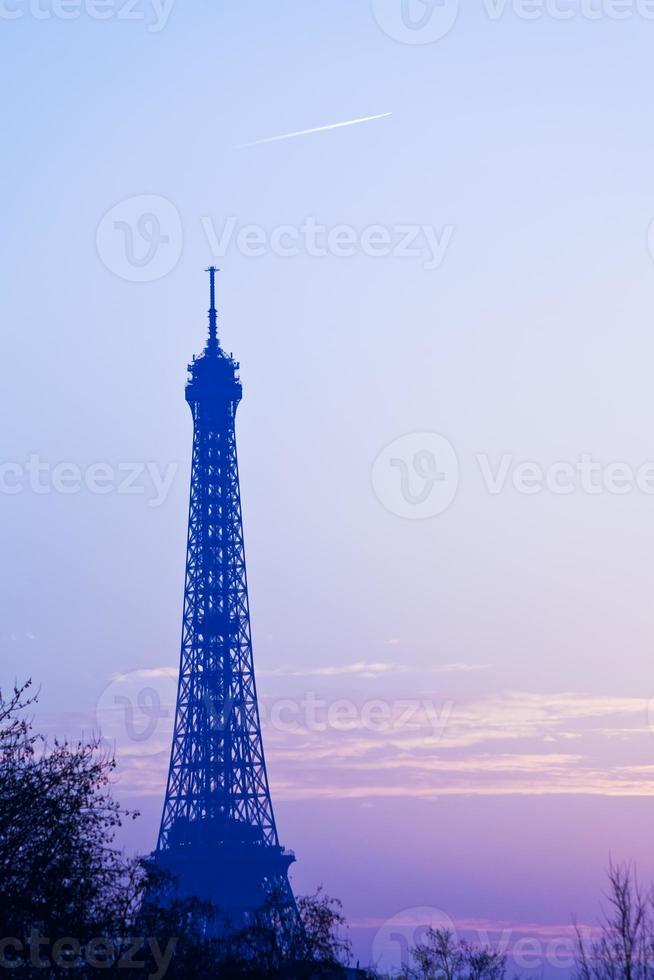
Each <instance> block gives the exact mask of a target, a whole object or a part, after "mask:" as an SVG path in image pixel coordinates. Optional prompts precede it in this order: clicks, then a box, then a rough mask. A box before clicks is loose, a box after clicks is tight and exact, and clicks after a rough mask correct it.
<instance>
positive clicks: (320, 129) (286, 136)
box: [236, 112, 393, 150]
mask: <svg viewBox="0 0 654 980" xmlns="http://www.w3.org/2000/svg"><path fill="white" fill-rule="evenodd" d="M392 115H393V113H392V112H381V113H379V114H378V115H376V116H363V117H362V118H360V119H347V120H346V121H345V122H337V123H330V124H329V125H328V126H314V127H313V128H312V129H300V130H298V131H297V132H295V133H282V134H281V135H280V136H266V137H265V138H264V139H260V140H253V141H252V142H251V143H241V144H240V145H239V146H237V147H236V149H237V150H245V149H247V148H248V147H250V146H262V145H263V144H264V143H279V142H280V141H281V140H292V139H296V138H297V137H298V136H310V135H311V134H312V133H326V132H328V131H329V130H330V129H343V128H344V127H346V126H359V125H360V124H361V123H367V122H373V121H374V120H375V119H386V118H388V116H392Z"/></svg>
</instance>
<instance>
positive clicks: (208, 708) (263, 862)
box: [155, 267, 297, 928]
mask: <svg viewBox="0 0 654 980" xmlns="http://www.w3.org/2000/svg"><path fill="white" fill-rule="evenodd" d="M207 271H208V272H209V277H210V294H211V304H210V309H209V337H208V341H207V344H206V347H205V349H204V351H203V352H202V354H201V355H200V356H198V357H194V358H193V362H192V363H191V364H190V365H189V372H190V378H189V380H188V383H187V386H186V400H187V402H188V404H189V406H190V409H191V413H192V415H193V462H192V473H191V499H190V509H189V524H188V546H187V558H186V584H185V591H184V614H183V623H182V650H181V661H180V669H179V685H178V690H177V709H176V716H175V729H174V734H173V743H172V751H171V755H170V769H169V773H168V784H167V789H166V798H165V802H164V808H163V816H162V820H161V828H160V831H159V840H158V844H157V850H156V854H155V859H156V861H157V863H158V864H159V865H160V866H161V867H163V868H165V869H167V870H169V871H170V872H172V873H173V875H174V876H175V878H176V879H177V883H178V884H177V887H178V890H179V891H180V892H181V893H182V894H185V895H197V896H199V897H200V898H202V899H203V900H210V901H212V902H213V903H215V904H216V905H217V906H218V907H219V909H220V911H221V913H222V914H223V915H224V916H226V917H227V918H228V919H229V920H230V921H231V923H232V924H233V926H234V927H235V928H239V927H241V926H244V925H247V924H248V923H249V922H252V921H253V917H254V916H256V915H257V914H258V913H259V914H260V910H261V909H262V908H263V907H264V906H266V904H267V903H268V904H269V903H270V898H271V896H274V897H275V902H276V908H277V909H278V910H282V911H283V910H286V915H285V919H286V921H287V922H289V921H290V922H291V923H292V922H293V921H295V920H296V917H297V911H296V906H295V900H294V898H293V893H292V891H291V887H290V884H289V881H288V869H289V866H290V865H291V863H292V862H293V861H294V860H295V857H294V855H293V854H292V852H289V851H287V850H285V849H284V848H283V847H281V846H280V843H279V838H278V836H277V828H276V826H275V817H274V815H273V808H272V802H271V799H270V789H269V786H268V776H267V773H266V763H265V759H264V753H263V743H262V738H261V724H260V718H259V709H258V705H257V689H256V684H255V677H254V665H253V658H252V640H251V637H250V613H249V605H248V586H247V576H246V570H245V553H244V546H243V525H242V518H241V497H240V489H239V476H238V460H237V453H236V435H235V417H236V409H237V407H238V404H239V402H240V400H241V397H242V388H241V383H240V380H239V377H238V370H239V365H238V363H236V361H234V359H233V357H232V355H231V354H229V355H228V354H226V353H225V351H223V349H222V347H221V346H220V343H219V340H218V330H217V313H216V288H215V287H216V272H217V271H218V270H217V269H215V268H213V267H212V268H210V269H208V270H207Z"/></svg>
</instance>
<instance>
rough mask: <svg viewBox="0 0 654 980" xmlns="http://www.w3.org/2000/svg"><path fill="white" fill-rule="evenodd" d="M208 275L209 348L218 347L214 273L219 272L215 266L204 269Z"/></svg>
mask: <svg viewBox="0 0 654 980" xmlns="http://www.w3.org/2000/svg"><path fill="white" fill-rule="evenodd" d="M206 272H208V273H209V292H210V297H211V302H210V306H209V347H211V348H215V347H218V313H217V312H216V273H217V272H220V269H217V268H216V266H215V265H211V266H209V268H208V269H206Z"/></svg>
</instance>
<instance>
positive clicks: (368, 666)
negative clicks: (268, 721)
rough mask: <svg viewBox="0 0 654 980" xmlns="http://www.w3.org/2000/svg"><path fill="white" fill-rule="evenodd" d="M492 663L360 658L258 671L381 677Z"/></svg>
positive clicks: (455, 670)
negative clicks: (428, 664) (426, 664)
mask: <svg viewBox="0 0 654 980" xmlns="http://www.w3.org/2000/svg"><path fill="white" fill-rule="evenodd" d="M489 667H490V664H436V666H434V667H421V666H418V665H412V664H403V663H389V662H383V661H380V662H369V661H367V660H360V661H358V662H357V663H353V664H326V665H322V666H318V667H309V666H307V667H289V666H283V667H276V668H275V669H274V670H261V671H258V673H259V674H260V676H261V677H346V676H350V677H356V676H358V677H367V678H371V677H381V676H383V675H385V674H414V673H417V674H468V673H473V672H475V671H478V670H488V669H489Z"/></svg>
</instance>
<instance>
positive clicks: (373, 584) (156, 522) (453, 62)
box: [0, 0, 654, 971]
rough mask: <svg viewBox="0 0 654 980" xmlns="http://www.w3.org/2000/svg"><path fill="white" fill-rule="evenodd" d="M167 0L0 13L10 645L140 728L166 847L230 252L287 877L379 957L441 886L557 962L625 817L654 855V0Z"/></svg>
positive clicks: (249, 528)
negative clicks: (202, 412) (129, 711)
mask: <svg viewBox="0 0 654 980" xmlns="http://www.w3.org/2000/svg"><path fill="white" fill-rule="evenodd" d="M121 2H122V0H121ZM139 2H140V5H137V9H136V11H135V13H136V14H137V16H136V17H134V18H131V19H126V18H125V17H124V16H121V12H120V11H121V9H122V7H121V3H119V2H116V3H114V4H113V5H112V6H111V9H110V11H109V14H110V16H108V17H107V18H106V19H105V20H99V19H97V18H96V17H95V16H94V15H93V13H92V9H93V8H92V5H91V4H90V2H85V3H81V4H80V7H79V10H78V16H73V17H71V18H68V19H64V18H62V17H61V16H60V15H59V14H57V13H56V11H55V10H54V8H52V9H51V8H50V7H49V6H48V0H43V5H44V8H45V9H46V13H47V10H50V12H51V16H45V15H44V16H42V17H37V16H36V15H35V14H34V13H33V11H31V10H30V8H29V7H28V6H25V5H24V6H23V7H20V6H19V7H18V8H17V7H16V3H14V5H13V7H14V8H15V9H18V10H19V13H18V16H17V17H14V18H12V19H11V20H7V19H6V17H5V16H4V14H0V17H1V18H2V19H3V23H2V25H0V26H1V30H0V49H1V54H2V57H1V58H0V66H1V67H0V71H2V72H3V73H4V74H5V75H6V78H5V87H6V90H7V91H8V92H10V93H11V98H10V99H8V104H7V107H6V114H5V115H6V118H5V122H4V130H5V137H6V139H5V141H4V142H5V145H6V150H5V159H4V163H5V166H6V170H7V174H6V178H5V187H6V188H8V189H9V192H8V193H7V195H6V201H5V205H4V212H3V218H4V224H5V234H4V236H3V270H4V272H5V274H6V284H5V286H4V287H3V292H2V298H1V299H0V303H1V304H2V310H1V313H2V322H3V324H4V332H3V356H2V358H0V391H1V392H2V395H1V397H2V401H3V405H4V417H5V420H6V422H5V427H4V439H3V444H2V451H1V454H0V457H1V458H0V467H1V469H0V491H1V492H0V512H1V514H2V518H3V519H2V521H1V522H0V527H1V532H0V533H1V538H0V542H1V546H2V553H3V568H4V570H5V574H4V576H3V588H2V590H1V592H0V595H1V600H0V601H1V603H2V607H1V617H0V658H1V663H2V671H1V678H0V679H1V680H2V683H3V685H4V684H6V683H11V682H12V681H13V679H14V677H18V678H20V677H23V676H26V675H31V676H33V677H34V679H35V681H36V682H38V683H40V684H41V686H42V695H41V702H40V707H39V714H38V721H39V723H40V724H42V725H43V726H44V727H45V728H46V729H47V730H48V731H50V732H54V731H58V732H66V733H68V734H70V735H72V736H76V735H77V734H78V733H79V731H80V729H82V728H84V729H85V730H87V731H88V730H89V729H90V728H92V727H94V728H97V727H99V726H100V727H101V728H102V730H103V732H104V733H105V735H106V736H107V738H108V739H109V741H111V743H112V744H113V742H114V741H115V744H116V749H117V753H118V758H119V762H120V780H119V783H118V786H117V792H118V793H119V794H120V796H121V797H122V798H123V799H124V800H125V802H126V803H129V804H130V805H138V806H139V807H140V808H141V810H142V813H143V816H142V818H141V820H140V821H139V822H137V823H136V824H135V825H134V826H133V827H131V828H130V835H131V836H130V837H129V839H128V840H127V843H128V845H129V846H131V847H138V848H140V849H150V848H151V847H152V846H153V845H154V842H155V839H156V832H157V826H158V821H159V816H160V809H161V803H162V798H163V790H164V778H165V769H166V763H167V746H168V742H169V737H170V726H171V724H172V716H171V698H172V697H173V696H174V673H175V670H176V668H177V662H178V656H179V636H180V621H181V600H182V588H183V566H184V549H185V534H186V519H187V497H188V476H189V460H190V448H191V419H190V415H189V412H188V408H187V406H186V405H185V403H184V395H183V389H184V382H185V369H186V364H187V363H188V360H189V358H190V357H191V356H192V354H193V353H195V352H197V351H198V350H199V349H200V348H201V346H202V343H203V339H204V331H205V316H206V314H205V311H206V307H207V295H206V277H205V275H204V273H203V271H202V270H203V269H204V268H205V267H206V266H207V265H209V264H211V263H215V264H217V265H220V266H222V268H223V273H222V276H221V278H220V283H219V297H220V308H221V316H222V321H221V333H222V336H223V338H224V342H225V345H226V347H227V349H228V350H233V351H234V352H235V355H236V356H237V357H238V358H239V359H240V361H241V363H242V378H243V384H244V401H243V404H242V406H241V408H240V409H239V415H238V440H239V453H240V466H241V479H242V495H243V507H244V521H245V537H246V550H247V560H248V573H249V582H250V591H251V605H252V618H253V637H254V654H255V662H256V665H257V674H258V683H259V689H260V694H261V697H262V705H263V708H264V715H265V723H264V729H265V731H264V735H265V744H266V751H267V757H268V763H269V770H270V779H271V786H272V791H273V800H274V804H275V809H276V813H277V818H278V823H279V830H280V835H281V837H282V840H283V841H284V843H285V844H287V846H289V847H291V848H293V849H295V850H296V852H297V857H298V861H297V865H296V866H295V868H294V882H295V885H296V887H297V889H298V890H299V891H300V892H307V891H311V890H313V889H314V888H315V887H316V886H317V885H318V884H319V883H323V884H324V886H325V888H326V890H327V891H328V892H329V893H331V894H334V895H338V896H340V897H341V898H342V899H343V901H344V903H345V909H346V913H347V915H348V917H349V918H350V920H351V922H352V925H353V935H354V937H355V940H356V948H357V951H358V954H359V955H360V956H361V957H362V958H365V959H368V958H369V957H371V956H372V957H373V958H379V957H382V962H390V961H388V960H384V959H383V958H384V957H387V958H388V957H390V958H391V959H392V957H393V956H395V955H396V954H398V951H401V945H402V941H403V940H401V939H397V938H396V939H392V936H396V937H397V936H398V935H399V936H400V937H402V936H404V937H405V938H407V937H408V940H407V941H409V940H410V939H411V938H412V937H414V936H416V935H419V930H420V927H421V925H422V926H424V925H425V924H426V922H427V921H428V920H429V921H449V920H452V921H453V922H454V923H456V924H457V927H458V928H459V929H462V930H464V931H465V930H468V931H470V932H471V934H472V935H473V936H474V935H481V934H483V933H484V932H488V933H489V934H491V935H492V936H494V937H496V938H497V937H500V938H501V937H502V936H505V937H506V934H507V930H508V936H509V940H510V941H511V942H512V943H515V942H516V941H517V940H519V939H525V938H526V939H532V940H533V942H534V943H535V944H536V947H535V950H536V951H535V952H534V953H533V955H534V957H535V962H534V964H532V966H533V968H534V969H537V968H540V967H541V966H542V967H543V968H544V969H546V971H549V970H550V969H560V970H565V969H567V967H566V966H565V965H561V962H560V960H561V955H560V952H557V949H556V948H554V949H553V948H552V945H551V944H552V943H553V942H554V940H555V939H556V938H557V937H559V936H563V937H567V938H568V939H569V935H570V932H569V930H570V924H571V920H572V915H573V913H575V914H576V915H577V916H578V918H579V921H580V922H582V923H589V924H590V923H592V922H593V921H595V918H596V915H597V903H598V900H599V897H600V893H601V890H602V886H603V876H604V869H605V868H606V865H607V863H608V860H609V855H610V854H612V855H613V857H614V858H615V859H616V860H622V859H634V860H636V861H637V862H638V864H639V867H640V871H641V876H642V878H643V879H645V880H649V879H651V878H654V868H653V867H652V863H653V862H652V858H651V845H650V837H651V832H650V828H651V823H652V819H651V814H652V800H651V797H652V795H654V737H653V727H654V703H653V702H652V701H651V698H652V695H653V694H654V674H653V672H652V649H653V640H654V606H653V604H652V595H654V562H653V561H652V554H653V553H654V495H653V491H654V463H653V461H654V441H653V440H652V428H653V427H652V420H653V419H654V395H653V394H652V363H654V339H653V338H654V331H653V330H652V323H653V312H654V262H653V261H652V250H653V249H654V235H653V234H652V232H651V225H652V220H653V218H654V189H653V185H652V174H653V173H654V142H653V141H652V136H651V124H650V120H651V78H652V60H651V50H652V35H653V32H654V23H652V22H651V21H650V20H648V19H647V18H646V17H645V16H644V14H643V13H642V10H640V8H639V7H637V5H632V6H629V4H627V7H629V9H628V10H627V12H626V16H624V17H623V18H622V19H619V20H618V19H616V18H615V17H614V16H613V15H612V13H611V10H610V9H609V8H610V4H608V0H607V2H606V3H602V2H601V0H598V7H599V8H600V13H599V16H598V17H595V18H593V19H590V18H589V17H588V16H587V14H585V13H584V12H583V10H582V8H581V7H575V9H574V11H573V16H572V17H570V18H566V19H563V18H561V17H559V16H558V15H557V14H556V12H555V11H553V8H552V4H551V3H549V4H548V6H547V9H545V7H544V8H543V10H542V11H541V14H540V16H539V17H536V18H535V19H528V18H527V17H526V16H525V15H524V10H523V8H522V6H521V4H520V3H519V2H518V0H511V2H510V3H507V4H506V5H504V6H502V5H501V4H490V3H489V2H487V0H480V2H479V4H474V3H471V4H468V5H466V7H465V9H463V6H462V8H461V10H460V12H459V16H458V19H452V15H453V14H456V12H457V7H456V4H455V3H454V0H448V2H447V3H446V4H445V5H443V7H442V8H441V7H439V6H438V5H437V7H436V8H435V10H438V11H440V13H439V14H438V17H436V14H435V15H434V18H432V19H428V20H427V21H426V22H425V26H424V27H423V28H421V29H418V28H417V27H416V26H415V23H417V22H418V21H417V20H416V22H415V23H414V26H413V27H411V26H407V24H406V23H404V22H402V20H401V16H400V14H401V9H402V8H401V5H400V3H399V0H373V2H371V3H368V2H362V3H360V4H352V3H351V2H345V0H331V2H330V3H329V4H322V5H315V4H306V3H302V2H301V0H286V2H283V3H279V4H275V5H271V4H264V3H255V4H254V5H251V7H250V8H247V9H246V8H245V7H244V6H243V5H242V4H236V3H232V4H230V3H223V4H214V5H211V6H210V7H209V6H206V5H204V6H201V7H197V6H196V5H186V6H182V4H180V3H173V4H171V5H170V6H165V9H163V8H162V5H161V4H155V2H154V0H152V2H150V0H139ZM412 2H413V3H415V4H416V5H417V7H415V8H414V11H415V10H416V9H417V11H418V13H419V12H420V9H419V8H420V6H421V5H422V0H412ZM10 6H11V5H10ZM641 6H642V5H641ZM57 9H58V8H57ZM575 11H576V12H575ZM448 18H450V19H449V20H448ZM441 35H442V36H441ZM373 116H374V117H379V118H375V119H369V120H368V121H367V122H358V123H356V124H355V125H348V126H341V125H339V124H341V123H351V122H352V121H353V120H363V119H365V118H367V117H373ZM335 127H337V128H335ZM308 130H316V132H306V134H305V135H302V136H294V137H293V138H290V139H284V140H275V141H273V142H261V141H264V140H270V139H271V138H272V137H277V136H286V135H288V134H295V133H300V132H304V131H308ZM317 228H318V231H317V230H316V229H317ZM148 689H152V690H153V691H154V692H155V693H154V695H152V694H148V693H147V692H148ZM144 692H145V693H144ZM139 695H141V698H142V700H143V698H145V701H144V702H143V703H144V704H145V705H146V706H147V705H152V704H153V703H154V704H159V705H160V706H161V711H162V712H164V713H163V714H160V715H157V717H156V718H155V719H154V720H155V722H156V724H155V725H154V727H153V730H152V731H151V732H150V734H149V735H148V737H147V738H145V739H142V738H141V735H142V733H143V731H144V726H145V725H146V723H147V721H148V718H147V717H146V716H142V717H140V716H139V711H138V704H139V701H138V699H139ZM116 696H120V697H127V698H129V699H130V702H131V704H132V705H133V706H134V707H135V709H136V716H135V719H134V726H135V727H133V728H131V729H129V728H128V727H126V716H125V713H124V712H120V711H119V712H116V703H115V701H114V698H115V697H116ZM152 697H155V698H157V699H158V701H154V702H153V701H152ZM141 715H142V712H141ZM439 917H440V919H439ZM416 930H417V931H416ZM539 944H540V945H539ZM566 948H567V947H566ZM532 952H533V950H532ZM523 953H524V950H523ZM520 955H522V953H521V954H520ZM563 958H565V957H563ZM557 964H558V967H557Z"/></svg>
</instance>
